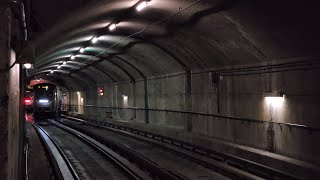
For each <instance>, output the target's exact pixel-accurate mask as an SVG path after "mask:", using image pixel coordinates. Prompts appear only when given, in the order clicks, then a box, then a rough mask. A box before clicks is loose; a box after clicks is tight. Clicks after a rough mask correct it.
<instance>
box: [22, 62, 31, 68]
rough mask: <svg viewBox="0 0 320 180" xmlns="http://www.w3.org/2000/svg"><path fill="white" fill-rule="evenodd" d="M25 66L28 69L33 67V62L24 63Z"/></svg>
mask: <svg viewBox="0 0 320 180" xmlns="http://www.w3.org/2000/svg"><path fill="white" fill-rule="evenodd" d="M23 66H24V68H26V69H31V68H32V64H30V63H26V64H24V65H23Z"/></svg>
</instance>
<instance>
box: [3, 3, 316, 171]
mask: <svg viewBox="0 0 320 180" xmlns="http://www.w3.org/2000/svg"><path fill="white" fill-rule="evenodd" d="M141 2H144V1H142V0H96V1H84V0H68V2H65V1H63V0H58V1H55V2H43V1H41V0H33V1H31V9H32V10H31V12H32V13H33V15H32V21H34V22H33V24H32V25H31V26H32V28H35V29H37V30H33V31H32V33H31V38H30V42H32V44H33V68H32V69H30V70H29V69H28V70H23V71H22V72H21V73H26V75H27V78H26V81H28V82H29V81H34V82H37V81H38V82H40V83H52V84H55V85H56V86H57V98H58V99H57V101H58V102H59V104H60V105H61V113H62V114H64V115H66V116H72V117H77V118H83V119H94V120H99V121H101V122H108V123H113V124H116V125H121V126H124V127H130V128H136V129H139V130H143V131H146V132H152V133H155V134H159V135H162V136H166V137H170V138H173V139H179V140H181V141H186V142H188V143H191V144H195V145H197V146H201V147H207V148H210V149H212V150H214V151H218V152H224V153H228V154H232V155H235V156H239V157H241V158H244V159H248V160H249V161H254V162H258V163H262V164H265V165H268V166H272V167H274V168H275V169H277V168H279V169H281V168H283V164H281V163H279V162H280V161H281V162H285V165H287V164H294V166H292V167H294V168H292V169H295V168H296V167H300V166H303V167H305V168H306V169H308V168H310V167H312V168H315V169H317V170H319V169H320V168H319V166H320V155H319V152H320V145H319V143H318V139H319V138H320V122H319V117H320V115H319V112H318V111H319V110H318V109H319V107H320V84H319V83H318V77H320V70H319V67H320V61H319V57H320V46H319V41H320V34H319V32H320V12H319V10H318V6H317V1H312V0H310V1H302V0H297V1H289V0H284V1H276V0H269V1H267V0H261V1H253V0H238V1H237V0H148V1H146V2H147V3H146V4H147V5H146V7H145V8H144V9H143V10H141V11H137V9H136V8H137V6H138V5H139V4H140V3H141ZM277 98H278V99H277ZM290 167H291V166H290ZM289 169H290V168H289ZM317 170H316V171H317ZM290 171H291V170H290ZM292 172H294V170H292ZM296 173H299V172H296ZM0 175H1V174H0Z"/></svg>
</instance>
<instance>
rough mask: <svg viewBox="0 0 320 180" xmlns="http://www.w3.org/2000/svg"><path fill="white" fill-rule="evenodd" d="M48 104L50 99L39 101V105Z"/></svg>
mask: <svg viewBox="0 0 320 180" xmlns="http://www.w3.org/2000/svg"><path fill="white" fill-rule="evenodd" d="M48 102H49V100H48V99H40V100H39V103H43V104H44V103H48Z"/></svg>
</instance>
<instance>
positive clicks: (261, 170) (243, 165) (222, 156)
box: [63, 115, 299, 179]
mask: <svg viewBox="0 0 320 180" xmlns="http://www.w3.org/2000/svg"><path fill="white" fill-rule="evenodd" d="M63 116H64V117H66V118H68V119H71V120H76V121H79V120H80V121H81V122H82V123H86V124H89V125H94V126H98V127H100V128H103V129H107V130H110V131H113V132H116V133H119V134H122V135H125V136H130V137H132V138H135V139H139V140H143V139H142V138H139V137H137V136H135V135H139V136H143V137H146V138H149V139H153V140H157V141H160V142H162V143H167V144H170V145H173V146H176V147H179V148H183V149H185V150H188V151H191V152H194V153H196V154H199V155H202V156H205V157H208V158H210V159H214V160H216V161H218V162H224V163H226V164H227V165H229V166H232V167H235V168H238V169H239V170H242V171H245V172H248V173H250V174H253V175H255V176H258V177H262V178H266V179H270V178H271V179H273V178H275V179H276V178H280V179H299V178H298V177H296V176H294V175H292V174H288V173H286V172H283V171H280V170H277V169H274V168H271V167H268V166H266V165H262V164H259V163H256V162H253V161H249V160H246V159H243V158H240V157H237V156H234V155H231V154H227V153H220V152H217V151H214V150H211V149H207V148H204V147H200V146H196V145H193V144H190V143H187V142H183V141H180V140H176V139H173V138H169V137H165V136H161V135H157V134H153V133H149V132H145V131H141V130H137V129H133V128H128V127H124V126H119V125H114V124H111V123H107V122H101V121H97V120H89V121H90V122H88V121H85V120H82V119H79V118H72V117H67V116H65V115H63ZM91 122H92V123H91ZM113 129H114V130H113ZM119 130H120V131H119ZM121 131H122V132H121ZM128 132H129V133H131V134H132V135H130V134H129V133H128ZM143 141H146V140H143ZM152 143H153V144H154V145H158V146H159V144H157V143H154V142H152ZM160 147H163V146H161V145H160ZM173 151H176V150H173ZM176 152H177V151H176ZM177 153H179V152H177ZM191 158H193V157H191ZM199 161H200V162H201V163H204V164H206V162H203V161H201V160H199Z"/></svg>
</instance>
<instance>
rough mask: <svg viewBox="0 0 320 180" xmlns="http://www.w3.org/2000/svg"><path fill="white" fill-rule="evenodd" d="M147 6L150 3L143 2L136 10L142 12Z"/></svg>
mask: <svg viewBox="0 0 320 180" xmlns="http://www.w3.org/2000/svg"><path fill="white" fill-rule="evenodd" d="M147 5H148V2H147V1H143V2H141V3H140V4H139V5H138V6H137V7H136V10H137V11H141V10H142V9H144V8H145V7H146V6H147Z"/></svg>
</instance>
